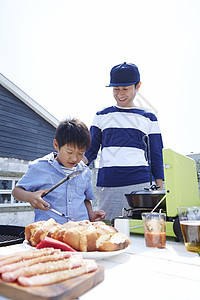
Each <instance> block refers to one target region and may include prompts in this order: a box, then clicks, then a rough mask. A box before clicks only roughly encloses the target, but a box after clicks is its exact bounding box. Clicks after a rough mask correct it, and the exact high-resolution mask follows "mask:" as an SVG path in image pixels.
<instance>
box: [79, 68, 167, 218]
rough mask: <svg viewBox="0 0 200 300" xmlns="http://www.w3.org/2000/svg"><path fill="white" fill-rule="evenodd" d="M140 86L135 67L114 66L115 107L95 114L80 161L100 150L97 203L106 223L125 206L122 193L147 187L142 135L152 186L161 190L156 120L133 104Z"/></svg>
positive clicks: (111, 77)
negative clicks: (146, 141)
mask: <svg viewBox="0 0 200 300" xmlns="http://www.w3.org/2000/svg"><path fill="white" fill-rule="evenodd" d="M140 85H141V82H140V73H139V70H138V68H137V66H136V65H134V64H127V63H123V64H120V65H117V66H114V67H113V68H112V69H111V72H110V84H109V87H113V96H114V98H115V100H116V106H111V107H108V108H105V109H103V110H102V111H99V112H97V113H96V116H95V118H94V121H93V124H92V126H91V128H90V132H91V139H92V141H91V146H90V148H89V149H88V150H87V151H86V153H85V157H84V161H85V163H86V164H88V163H91V162H92V161H93V160H94V159H95V158H96V157H97V153H98V151H99V148H100V147H101V155H100V163H99V171H98V178H97V190H96V191H97V200H98V202H99V207H100V208H101V209H104V210H105V211H106V214H107V219H108V220H110V221H112V219H113V218H115V217H117V216H121V215H122V209H123V207H127V205H128V204H127V201H126V198H125V194H129V193H131V192H132V191H137V190H143V189H144V187H146V188H148V187H149V186H150V184H149V182H150V171H149V165H148V162H147V161H146V159H145V144H144V142H143V139H144V138H145V136H146V135H148V136H149V140H150V149H151V165H152V173H153V176H154V179H155V182H156V185H157V186H159V187H160V189H162V188H163V178H164V175H163V160H162V148H163V144H162V137H161V133H160V129H159V126H158V122H157V118H156V116H155V115H154V114H152V113H150V112H147V111H145V110H143V109H138V108H136V107H135V106H134V103H133V101H134V98H135V95H136V93H137V91H138V90H139V88H140Z"/></svg>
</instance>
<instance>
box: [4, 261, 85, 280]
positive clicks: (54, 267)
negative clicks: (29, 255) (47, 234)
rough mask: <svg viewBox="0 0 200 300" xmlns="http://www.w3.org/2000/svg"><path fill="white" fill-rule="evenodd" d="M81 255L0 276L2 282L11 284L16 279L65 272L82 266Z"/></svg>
mask: <svg viewBox="0 0 200 300" xmlns="http://www.w3.org/2000/svg"><path fill="white" fill-rule="evenodd" d="M82 261H83V259H82V256H81V255H72V256H70V257H69V258H67V259H61V260H58V261H49V262H45V263H38V264H35V265H32V266H27V267H24V268H20V269H18V270H15V271H13V272H6V273H3V274H2V275H1V277H2V280H3V281H6V282H13V281H15V280H16V279H17V278H18V277H21V276H23V277H26V276H33V275H37V276H38V274H44V273H51V272H56V271H60V270H67V269H73V268H77V267H80V266H81V265H82Z"/></svg>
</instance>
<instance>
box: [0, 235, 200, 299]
mask: <svg viewBox="0 0 200 300" xmlns="http://www.w3.org/2000/svg"><path fill="white" fill-rule="evenodd" d="M130 239H131V246H130V248H129V249H128V250H127V252H124V253H122V254H120V255H116V256H112V257H107V258H106V259H103V260H98V261H97V262H98V264H100V265H103V266H104V268H105V279H104V281H103V282H101V283H100V284H98V285H97V286H95V287H94V288H93V289H91V290H89V291H88V292H86V293H85V294H84V295H82V296H80V297H79V299H80V300H94V299H95V300H100V299H101V300H102V299H104V300H107V299H111V298H112V299H115V300H117V299H123V300H127V299H139V298H140V299H148V300H151V299H153V300H156V299H161V300H165V299H167V300H169V299H170V298H171V299H173V300H174V299H175V300H177V299H180V300H188V299H190V300H196V299H199V298H200V295H199V294H200V257H199V255H198V254H196V253H192V252H188V251H187V250H186V248H185V246H184V244H183V243H178V242H175V241H174V240H173V239H172V238H167V243H166V248H164V249H154V248H148V247H146V246H145V241H144V236H143V235H136V234H131V237H130ZM3 248H4V247H2V248H0V254H3V253H5V249H3ZM19 249H21V250H22V249H23V250H24V246H23V245H22V244H20V245H13V246H9V247H6V252H7V254H8V253H9V252H10V253H11V252H13V251H19ZM3 299H6V298H4V297H1V296H0V300H3Z"/></svg>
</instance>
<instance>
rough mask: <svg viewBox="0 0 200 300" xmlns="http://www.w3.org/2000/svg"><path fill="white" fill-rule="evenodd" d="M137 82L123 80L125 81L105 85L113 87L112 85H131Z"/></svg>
mask: <svg viewBox="0 0 200 300" xmlns="http://www.w3.org/2000/svg"><path fill="white" fill-rule="evenodd" d="M136 83H137V82H136V81H135V82H125V83H121V82H120V83H110V84H109V85H106V87H113V86H129V85H133V84H136Z"/></svg>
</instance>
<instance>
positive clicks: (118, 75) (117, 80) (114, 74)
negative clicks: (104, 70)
mask: <svg viewBox="0 0 200 300" xmlns="http://www.w3.org/2000/svg"><path fill="white" fill-rule="evenodd" d="M138 82H140V73H139V70H138V67H137V66H136V65H134V64H128V63H126V62H124V63H123V64H120V65H117V66H114V67H113V68H112V69H111V71H110V84H109V85H107V87H109V86H128V85H132V84H136V83H138Z"/></svg>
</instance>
